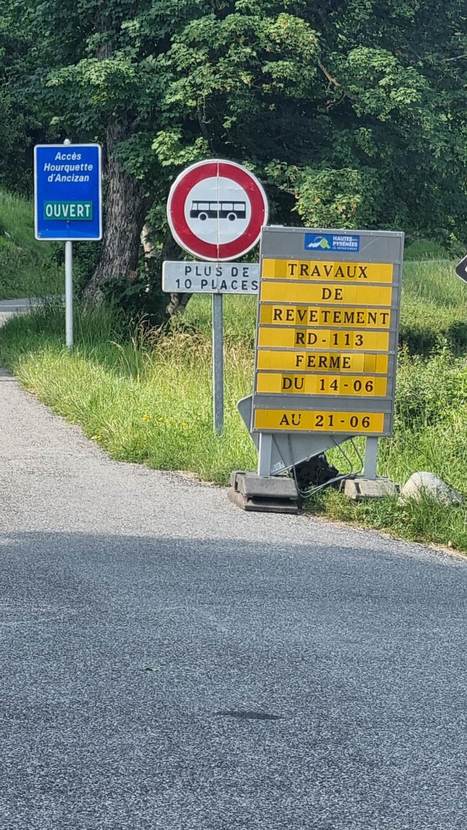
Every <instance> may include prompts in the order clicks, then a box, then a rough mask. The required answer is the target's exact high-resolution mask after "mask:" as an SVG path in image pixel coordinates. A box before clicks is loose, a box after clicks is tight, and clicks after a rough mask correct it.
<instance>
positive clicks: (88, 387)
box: [0, 265, 467, 551]
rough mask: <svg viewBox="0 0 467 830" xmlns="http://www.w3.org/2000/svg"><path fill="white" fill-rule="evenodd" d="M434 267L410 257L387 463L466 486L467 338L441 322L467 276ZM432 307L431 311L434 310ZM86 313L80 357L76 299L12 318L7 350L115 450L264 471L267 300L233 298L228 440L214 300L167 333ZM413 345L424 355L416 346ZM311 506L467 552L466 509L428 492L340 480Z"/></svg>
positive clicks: (457, 304) (459, 303)
mask: <svg viewBox="0 0 467 830" xmlns="http://www.w3.org/2000/svg"><path fill="white" fill-rule="evenodd" d="M437 267H438V266H437ZM439 267H441V266H439ZM421 268H423V269H425V268H428V266H427V265H423V266H422V267H421ZM421 268H420V267H417V266H414V265H409V266H408V270H407V271H406V283H405V292H404V293H405V305H404V309H403V319H405V320H406V326H407V331H408V332H409V334H410V338H411V340H410V342H409V341H408V340H407V339H406V340H405V346H404V347H403V348H402V349H401V354H400V366H399V382H398V398H397V417H396V428H395V434H394V437H393V438H392V439H390V440H384V441H382V442H381V452H380V469H379V471H380V473H381V474H384V475H389V476H390V477H392V478H394V479H395V480H396V481H399V482H404V481H405V480H406V479H407V478H408V477H409V476H410V475H411V473H412V472H414V471H416V470H431V471H433V472H435V473H437V474H438V475H440V476H441V477H442V478H444V479H445V480H447V481H448V482H449V483H451V484H452V485H453V486H455V487H457V488H458V489H460V490H461V491H463V492H464V493H467V417H466V416H467V368H466V363H465V356H464V348H465V347H464V346H463V345H462V341H458V342H456V344H454V343H453V342H452V341H451V340H450V339H449V338H448V336H447V333H446V330H445V332H444V336H443V335H442V334H440V320H441V319H444V321H445V322H446V321H449V323H448V325H449V326H451V325H452V324H453V323H454V322H456V320H457V321H458V322H460V320H461V317H462V315H464V311H467V308H466V306H465V305H464V303H465V295H464V294H463V293H462V291H461V292H460V291H459V289H462V290H463V291H464V292H465V287H464V286H462V284H461V283H460V281H459V283H457V282H456V279H455V277H454V276H452V274H451V273H449V271H448V269H447V267H446V266H444V272H440V273H441V274H444V280H445V282H446V285H443V283H442V280H441V276H439V275H438V274H437V272H434V273H433V275H432V277H430V273H431V272H430V271H429V270H428V271H424V270H421ZM449 280H451V281H452V282H449ZM443 297H444V299H446V302H443ZM428 304H431V314H432V316H431V317H429V316H428V315H427V314H426V313H425V311H424V310H425V309H426V306H427V305H428ZM411 308H412V309H415V313H414V314H413V315H412V312H411V311H408V310H407V309H411ZM411 315H412V318H413V319H412V328H411V327H410V319H411ZM443 315H445V316H444V317H443ZM430 320H431V322H430ZM417 321H423V322H424V325H425V326H426V330H427V332H428V333H429V337H430V341H431V340H432V342H433V343H435V347H434V348H433V349H432V351H429V352H427V351H426V348H425V346H424V345H420V344H421V342H422V341H420V339H418V335H417V330H416V325H417ZM75 322H76V340H77V347H76V349H75V350H74V352H73V353H72V354H69V353H68V352H67V351H66V349H64V347H63V309H61V308H54V307H50V308H46V309H38V310H36V311H35V312H34V313H33V314H31V315H29V316H27V317H20V318H17V319H14V320H12V321H11V322H10V323H9V324H8V325H7V326H5V327H4V328H3V329H2V330H0V361H1V362H2V363H4V364H6V365H7V366H8V367H9V368H10V369H11V370H12V371H13V372H14V373H15V374H16V375H17V376H18V377H19V379H20V380H21V382H22V383H23V384H24V385H25V386H26V387H27V388H28V389H30V390H31V391H33V392H34V393H35V394H37V395H38V396H39V398H40V399H41V400H43V401H44V402H45V403H47V404H48V405H50V406H51V407H53V408H54V410H55V411H56V412H58V413H60V414H61V415H63V416H65V417H66V418H68V419H69V420H71V421H73V422H75V423H79V424H81V426H82V427H83V429H84V431H85V433H86V434H87V436H88V437H89V438H91V439H93V440H95V441H97V442H98V443H99V444H100V445H101V446H103V447H104V448H105V449H106V450H107V451H108V452H109V453H110V455H112V456H113V457H114V458H116V459H119V460H125V461H136V462H142V463H145V464H147V465H149V466H151V467H154V468H156V469H166V470H184V471H190V472H192V473H194V474H195V475H197V476H199V477H200V478H202V479H205V480H209V481H213V482H216V483H225V482H226V481H227V480H228V477H229V475H230V473H231V471H232V470H234V469H252V468H254V466H255V463H256V453H255V451H254V448H253V445H252V443H251V441H250V438H249V435H248V433H247V431H246V430H245V428H244V426H243V424H242V423H241V420H240V417H239V416H238V414H237V410H236V404H237V401H238V400H239V398H241V397H243V396H244V395H246V394H250V393H251V387H252V378H253V348H252V347H253V341H254V329H255V302H254V300H251V299H248V298H240V297H228V298H226V308H225V329H226V348H225V353H226V381H227V383H226V429H225V433H224V435H223V436H221V437H216V436H214V435H213V433H212V427H211V368H210V358H211V350H210V305H209V300H207V299H206V298H202V297H196V298H194V299H193V301H192V302H191V303H190V305H189V306H188V310H187V314H186V316H185V318H184V319H183V321H181V322H180V321H179V324H178V326H177V327H175V328H174V330H173V332H172V333H171V335H170V336H168V337H166V338H164V339H163V340H162V341H159V342H157V341H151V340H150V339H149V338H142V337H140V336H139V335H138V334H137V333H136V334H135V335H134V336H133V337H129V336H128V334H127V332H126V331H125V327H124V325H123V323H122V321H121V320H120V319H119V318H118V316H117V315H116V314H115V313H114V312H112V311H111V310H109V309H102V310H100V311H99V312H95V313H93V314H89V313H87V314H82V313H80V312H79V311H78V312H77V315H76V321H75ZM414 327H415V328H414ZM423 342H424V341H423ZM414 345H415V347H416V348H418V349H420V350H421V351H423V354H413V353H412V352H411V349H413V347H414ZM310 509H311V510H312V511H315V512H319V513H321V514H325V515H327V516H329V517H331V518H335V519H340V520H344V521H352V522H356V523H358V524H359V525H364V526H368V527H375V528H378V529H384V530H387V531H389V532H392V533H394V534H396V535H399V536H402V537H406V538H409V539H415V540H417V541H422V542H435V543H438V544H443V545H450V546H452V547H454V548H458V549H460V550H464V551H467V512H466V509H465V507H458V508H454V507H453V508H445V507H440V506H439V505H436V504H434V503H431V502H427V501H423V502H421V503H419V504H417V503H413V502H411V503H409V504H406V505H404V506H401V505H399V504H398V503H397V502H395V501H394V500H391V499H384V500H382V501H380V502H378V503H364V504H357V505H356V504H352V503H349V502H348V501H347V500H346V499H345V498H344V497H343V496H342V495H341V494H339V493H336V492H334V491H327V492H326V493H323V494H321V495H320V496H319V497H318V498H315V500H314V501H313V502H312V503H311V504H310Z"/></svg>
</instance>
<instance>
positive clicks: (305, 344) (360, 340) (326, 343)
mask: <svg viewBox="0 0 467 830" xmlns="http://www.w3.org/2000/svg"><path fill="white" fill-rule="evenodd" d="M258 346H259V348H278V347H280V346H283V347H284V348H287V349H294V348H302V349H303V348H306V349H317V350H319V349H352V350H353V349H355V350H356V351H360V352H361V351H365V350H366V349H368V351H371V352H376V351H379V352H387V351H388V349H389V333H388V332H373V331H371V332H368V331H345V330H344V331H332V329H319V328H318V329H299V328H281V329H279V328H274V327H273V326H261V327H260V329H259V331H258Z"/></svg>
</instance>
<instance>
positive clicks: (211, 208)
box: [190, 201, 246, 222]
mask: <svg viewBox="0 0 467 830" xmlns="http://www.w3.org/2000/svg"><path fill="white" fill-rule="evenodd" d="M190 218H191V219H200V220H201V222H205V221H206V219H228V220H229V221H230V222H234V221H235V220H236V219H246V202H204V201H194V202H192V203H191V210H190Z"/></svg>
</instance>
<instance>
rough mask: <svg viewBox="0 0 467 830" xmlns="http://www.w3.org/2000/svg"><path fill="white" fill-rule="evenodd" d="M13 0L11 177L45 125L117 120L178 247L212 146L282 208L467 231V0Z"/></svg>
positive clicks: (311, 215) (313, 219)
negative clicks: (169, 206) (177, 199)
mask: <svg viewBox="0 0 467 830" xmlns="http://www.w3.org/2000/svg"><path fill="white" fill-rule="evenodd" d="M0 11H1V12H3V18H2V23H1V24H0V90H1V91H0V116H1V117H0V125H1V126H0V140H1V143H2V147H3V148H4V150H5V153H4V159H5V161H0V177H1V176H3V178H4V180H6V179H8V180H9V181H13V180H14V183H15V186H17V187H24V186H25V181H26V180H27V176H28V170H29V165H30V156H29V151H30V146H31V144H32V143H33V140H34V138H38V137H49V138H55V139H63V138H64V137H65V135H67V134H69V135H71V136H72V137H77V138H78V137H79V138H80V139H82V140H83V139H86V138H88V139H99V140H101V141H103V142H104V143H105V142H106V140H107V130H108V129H109V128H111V127H112V128H115V129H116V130H117V133H118V144H119V147H118V153H119V158H120V159H121V160H122V162H123V164H124V166H125V168H126V169H127V170H128V171H129V172H130V173H131V175H133V176H136V177H137V178H138V179H139V180H140V181H141V182H142V183H143V184H144V189H145V193H146V198H147V201H148V205H149V207H150V208H151V213H152V216H158V217H159V223H158V225H157V226H156V227H155V228H154V232H155V236H156V241H157V243H158V244H161V245H162V244H163V243H164V240H165V238H166V236H167V227H166V225H165V223H164V222H163V221H162V219H161V217H162V214H163V204H164V201H165V198H166V194H167V190H168V187H169V184H170V181H171V180H172V178H173V176H174V175H175V174H176V173H177V172H178V170H179V169H180V167H182V166H184V165H186V164H187V163H190V162H191V161H193V160H196V159H199V158H201V157H203V156H207V155H220V156H227V157H232V158H234V159H237V160H239V161H243V162H245V163H246V164H248V165H249V166H250V167H251V168H252V169H254V170H255V171H256V172H257V173H258V174H259V175H260V176H261V177H262V178H263V179H264V181H265V184H266V186H267V188H268V190H269V193H270V195H271V199H272V202H273V219H274V221H280V222H284V223H286V224H291V223H293V222H297V221H301V222H303V223H306V224H309V225H314V226H318V225H321V226H323V225H324V226H338V227H355V226H356V225H360V226H361V225H365V226H368V227H388V228H391V227H393V228H394V227H397V228H402V229H404V230H405V231H406V232H408V233H409V234H410V237H411V238H412V239H417V238H422V237H424V238H430V239H436V240H438V242H439V244H442V246H443V248H444V249H445V250H450V251H454V250H455V251H457V250H458V248H459V245H460V244H462V241H463V242H465V240H466V238H467V208H466V204H467V200H466V184H465V175H464V170H465V163H466V159H467V157H466V147H467V141H466V133H467V129H466V116H465V113H466V107H465V102H466V96H465V88H466V87H465V85H466V61H465V60H464V58H465V36H464V35H463V30H464V28H465V26H464V24H465V9H464V4H463V2H462V0H429V2H426V3H423V4H422V3H419V2H413V1H412V0H406V2H399V0H390V2H382V0H365V2H364V3H362V2H360V0H351V2H347V3H340V2H339V3H338V2H334V0H332V1H330V2H327V3H325V4H324V6H323V4H319V3H308V2H306V1H305V0H269V1H268V2H266V0H255V2H253V0H215V2H214V1H213V0H137V2H134V0H133V1H132V2H130V0H108V2H106V3H102V2H100V1H98V0H80V2H79V3H76V4H72V5H71V6H70V5H67V6H66V7H65V6H64V4H63V2H59V0H43V2H41V3H39V4H30V3H27V2H26V1H25V0H8V2H7V0H3V2H1V0H0ZM0 18H1V15H0ZM117 128H118V129H117ZM2 164H3V167H2ZM294 217H295V218H294Z"/></svg>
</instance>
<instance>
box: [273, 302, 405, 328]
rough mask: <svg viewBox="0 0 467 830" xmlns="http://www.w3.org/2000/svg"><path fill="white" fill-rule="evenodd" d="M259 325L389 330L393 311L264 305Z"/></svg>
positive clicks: (388, 309) (386, 309)
mask: <svg viewBox="0 0 467 830" xmlns="http://www.w3.org/2000/svg"><path fill="white" fill-rule="evenodd" d="M260 323H261V325H263V326H264V325H266V326H287V325H290V326H319V327H322V326H351V327H358V328H366V329H389V328H390V325H391V309H390V308H375V309H369V308H345V307H341V308H335V307H332V308H329V307H327V308H322V307H315V306H301V305H282V304H280V305H263V306H261V310H260Z"/></svg>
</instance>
